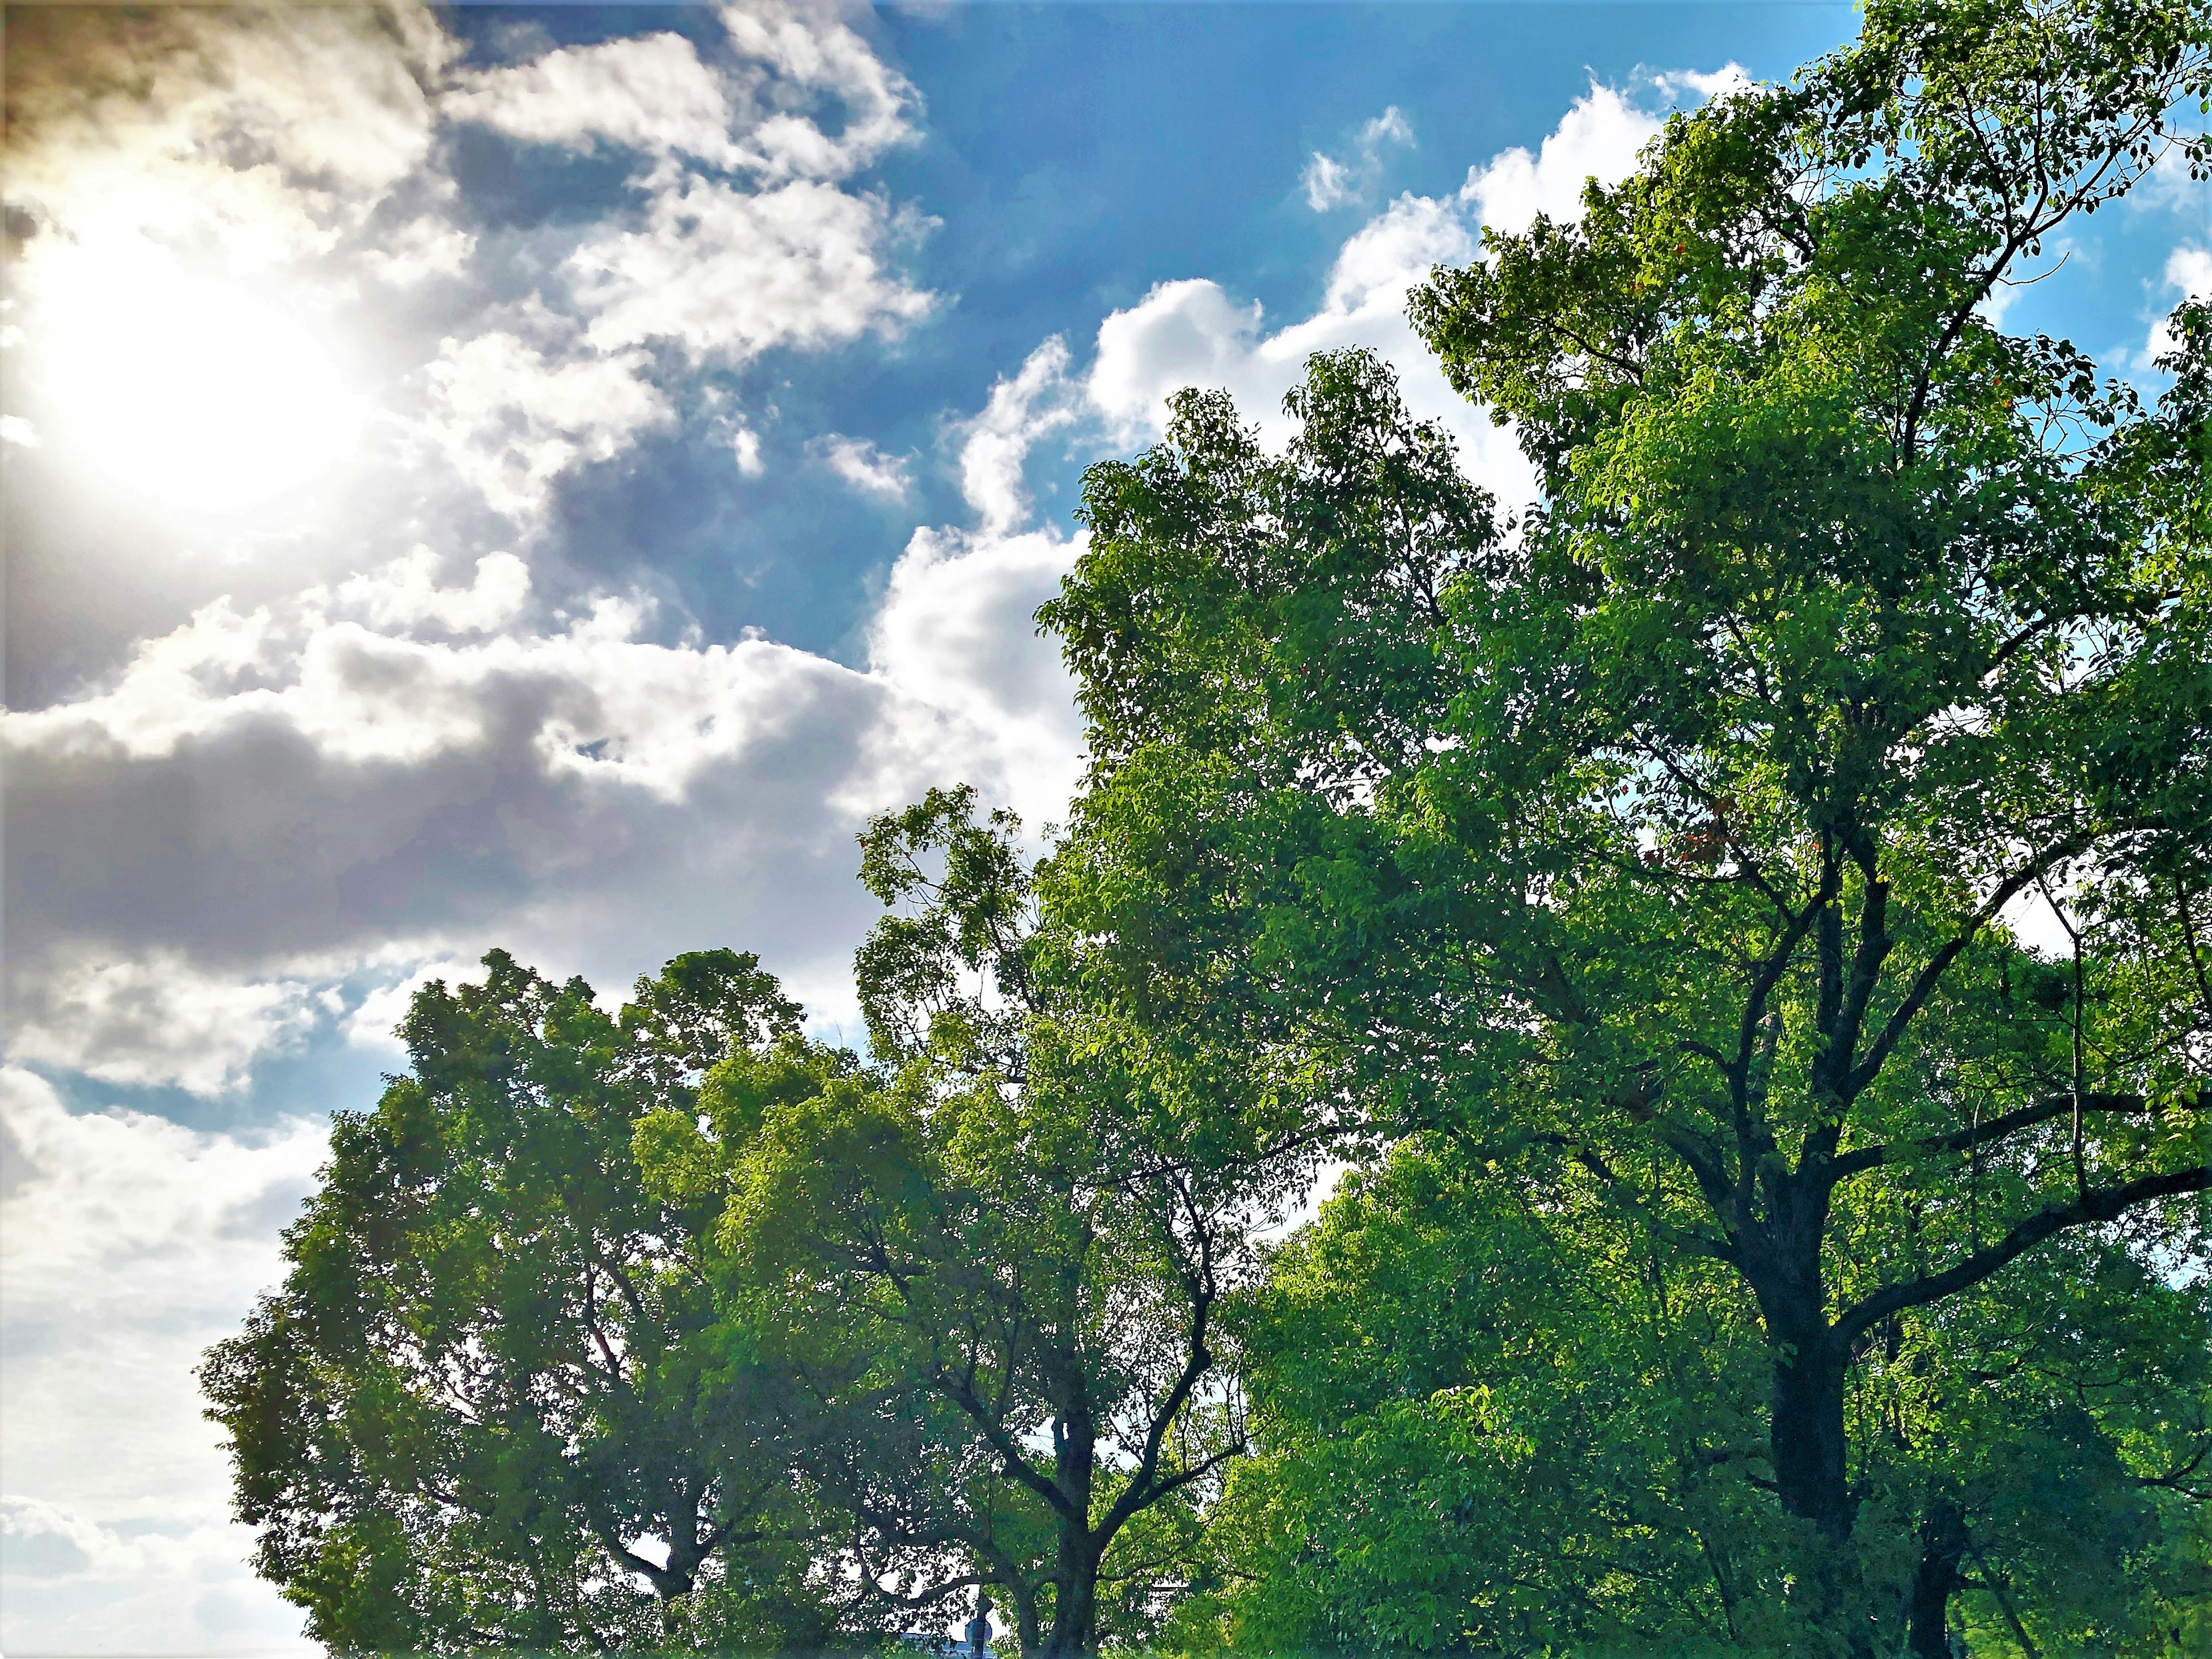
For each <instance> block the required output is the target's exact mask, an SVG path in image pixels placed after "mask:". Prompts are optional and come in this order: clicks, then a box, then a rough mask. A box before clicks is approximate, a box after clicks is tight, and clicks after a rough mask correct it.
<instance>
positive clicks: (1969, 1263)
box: [1832, 1164, 2212, 1343]
mask: <svg viewBox="0 0 2212 1659" xmlns="http://www.w3.org/2000/svg"><path fill="white" fill-rule="evenodd" d="M2208 1187H2212V1164H2195V1165H2192V1166H2191V1167H2190V1168H2188V1169H2183V1170H2167V1171H2166V1173H2164V1174H2162V1175H2154V1176H2140V1177H2138V1178H2137V1179H2136V1180H2134V1181H2130V1182H2124V1183H2122V1184H2121V1185H2119V1186H2118V1187H2106V1188H2100V1189H2098V1190H2097V1191H2094V1192H2090V1193H2085V1194H2082V1195H2081V1197H2080V1198H2077V1199H2076V1200H2074V1202H2073V1203H2071V1204H2067V1205H2062V1206H2058V1207H2057V1208H2055V1209H2048V1210H2044V1211H2041V1212H2038V1213H2037V1214H2035V1215H2033V1216H2030V1217H2029V1218H2027V1220H2025V1221H2023V1222H2021V1224H2020V1225H2018V1226H2017V1227H2015V1228H2014V1229H2013V1230H2012V1231H2010V1232H2008V1233H2007V1234H2006V1235H2005V1236H2004V1237H2002V1238H2001V1239H1999V1240H1998V1241H1997V1242H1996V1243H1994V1244H1992V1245H1990V1246H1989V1247H1988V1248H1987V1249H1980V1250H1976V1251H1974V1252H1972V1254H1971V1255H1967V1256H1966V1259H1965V1260H1964V1261H1959V1262H1956V1263H1954V1265H1953V1266H1951V1267H1948V1268H1946V1269H1945V1270H1944V1271H1943V1272H1942V1273H1932V1274H1929V1276H1928V1277H1926V1278H1924V1279H1908V1280H1906V1281H1905V1282H1904V1283H1902V1284H1898V1285H1884V1286H1883V1287H1882V1288H1881V1289H1880V1290H1878V1291H1875V1292H1874V1294H1873V1295H1871V1296H1869V1297H1866V1298H1864V1299H1863V1301H1861V1302H1860V1303H1859V1304H1858V1305H1857V1306H1856V1307H1854V1308H1852V1309H1850V1310H1848V1311H1847V1312H1845V1313H1844V1315H1843V1316H1842V1317H1841V1318H1839V1319H1838V1320H1837V1321H1836V1322H1835V1325H1834V1326H1833V1327H1832V1328H1833V1330H1834V1332H1835V1334H1836V1336H1837V1338H1838V1340H1839V1341H1842V1342H1844V1343H1850V1342H1853V1341H1856V1340H1857V1339H1858V1338H1859V1337H1860V1336H1862V1335H1863V1334H1865V1333H1866V1332H1867V1331H1869V1329H1871V1328H1873V1327H1874V1326H1875V1325H1877V1324H1880V1323H1881V1322H1882V1321H1883V1320H1885V1319H1887V1318H1888V1317H1889V1316H1890V1315H1892V1314H1893V1313H1901V1312H1903V1311H1904V1310H1905V1309H1907V1308H1920V1307H1925V1306H1926V1305H1927V1304H1929V1303H1930V1302H1940V1301H1942V1299H1943V1298H1944V1297H1947V1296H1951V1295H1954V1294H1955V1293H1957V1292H1958V1291H1963V1290H1965V1289H1966V1287H1967V1286H1968V1285H1978V1284H1979V1283H1980V1282H1981V1281H1982V1280H1983V1279H1987V1278H1988V1277H1989V1276H1990V1274H1991V1273H1996V1271H1997V1270H1998V1269H1999V1268H2000V1267H2004V1266H2006V1265H2007V1264H2008V1263H2009V1262H2011V1261H2014V1260H2015V1258H2017V1257H2019V1256H2021V1255H2024V1254H2025V1253H2026V1252H2027V1251H2028V1250H2031V1249H2034V1247H2035V1246H2036V1245H2038V1244H2040V1243H2042V1242H2043V1241H2044V1240H2045V1239H2046V1238H2048V1237H2051V1234H2053V1233H2055V1232H2058V1231H2062V1230H2063V1229H2064V1228H2068V1227H2078V1226H2081V1225H2083V1224H2084V1223H2087V1222H2092V1221H2114V1220H2117V1219H2118V1218H2119V1217H2121V1216H2122V1215H2124V1214H2125V1213H2126V1212H2128V1211H2129V1210H2131V1209H2133V1208H2134V1207H2135V1206H2136V1205H2138V1204H2145V1203H2148V1202H2149V1201H2150V1200H2153V1199H2155V1198H2170V1197H2172V1195H2173V1194H2177V1193H2194V1192H2202V1191H2203V1190H2204V1189H2205V1188H2208Z"/></svg>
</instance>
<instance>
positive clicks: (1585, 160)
mask: <svg viewBox="0 0 2212 1659" xmlns="http://www.w3.org/2000/svg"><path fill="white" fill-rule="evenodd" d="M1653 84H1655V85H1656V87H1657V88H1658V90H1659V91H1660V92H1662V94H1665V95H1667V96H1668V97H1670V98H1679V97H1683V96H1686V95H1697V96H1710V95H1715V94H1718V93H1723V92H1727V91H1731V90H1734V89H1735V88H1738V87H1739V86H1741V85H1747V84H1748V82H1746V81H1745V80H1744V77H1743V76H1742V73H1741V70H1738V69H1736V68H1735V66H1734V65H1729V67H1728V68H1726V69H1723V70H1719V71H1717V72H1716V73H1714V74H1711V75H1699V74H1689V73H1686V74H1681V75H1676V76H1660V77H1656V80H1655V82H1654V83H1653ZM1389 113H1393V114H1394V113H1395V112H1389ZM1387 119H1388V115H1387V114H1386V116H1385V117H1383V118H1378V119H1377V121H1376V122H1370V124H1369V131H1371V132H1375V133H1376V134H1377V140H1376V141H1377V142H1378V143H1379V142H1380V141H1381V138H1382V137H1395V136H1396V135H1395V133H1389V132H1385V131H1383V122H1384V121H1385V120H1387ZM1659 128H1660V119H1659V118H1658V117H1657V116H1656V115H1653V114H1651V113H1650V112H1647V111H1645V110H1644V109H1641V108H1639V107H1638V106H1637V105H1636V104H1635V103H1633V102H1632V100H1630V98H1629V97H1628V96H1627V95H1626V94H1625V93H1623V92H1622V91H1620V89H1618V88H1611V87H1607V86H1604V85H1601V84H1599V83H1596V82H1593V83H1592V85H1591V88H1590V90H1589V93H1588V94H1586V95H1585V96H1583V98H1580V99H1578V100H1576V102H1575V104H1574V105H1573V106H1572V107H1571V108H1570V109H1569V110H1568V111H1567V112H1566V114H1565V117H1563V118H1562V119H1561V120H1560V123H1559V126H1558V127H1557V128H1556V129H1555V130H1554V131H1553V132H1552V133H1551V134H1550V135H1549V136H1547V137H1546V138H1545V140H1544V142H1543V143H1542V144H1541V146H1540V147H1539V148H1538V149H1537V150H1536V151H1534V152H1533V153H1532V152H1530V151H1529V150H1528V149H1520V148H1516V149H1509V150H1505V151H1503V152H1501V153H1500V154H1499V155H1496V156H1493V157H1492V159H1491V160H1490V161H1487V162H1486V163H1484V164H1482V165H1480V166H1478V167H1473V168H1470V169H1469V171H1468V178H1467V182H1466V184H1465V185H1463V186H1462V188H1461V189H1460V190H1459V191H1456V192H1455V193H1454V194H1453V195H1451V196H1448V197H1425V196H1419V195H1415V194H1413V193H1411V192H1407V193H1406V194H1404V195H1401V196H1400V197H1398V198H1397V199H1396V200H1395V201H1394V202H1392V203H1391V204H1389V206H1388V207H1386V208H1385V209H1384V210H1383V211H1382V212H1381V213H1379V214H1376V216H1373V217H1371V218H1370V219H1369V220H1368V221H1367V222H1366V223H1364V225H1362V226H1361V227H1360V228H1359V229H1358V230H1357V231H1355V232H1354V233H1353V234H1352V235H1351V236H1350V237H1348V238H1346V240H1345V241H1344V243H1343V244H1342V246H1340V248H1339V249H1338V251H1337V254H1336V258H1335V260H1334V263H1333V264H1332V265H1331V267H1330V270H1329V274H1328V283H1327V285H1326V289H1325V290H1324V293H1323V296H1322V306H1321V307H1320V309H1319V310H1317V311H1316V312H1315V313H1313V314H1312V315H1311V316H1310V317H1307V318H1304V319H1301V320H1299V321H1297V322H1294V323H1291V324H1289V325H1285V326H1282V327H1279V328H1277V329H1274V330H1273V331H1269V330H1267V328H1266V327H1265V319H1264V317H1263V314H1262V313H1261V307H1259V305H1258V304H1256V303H1254V304H1250V305H1240V304H1238V303H1237V301H1235V300H1233V299H1232V298H1231V296H1230V295H1229V294H1228V293H1227V292H1226V291H1225V289H1222V288H1221V286H1220V285H1219V284H1218V283H1214V282H1212V281H1210V280H1208V279H1206V278H1202V277H1192V278H1184V279H1182V280H1179V281H1175V282H1166V283H1159V284H1158V286H1156V287H1155V288H1154V289H1152V292H1151V293H1149V294H1148V295H1146V296H1145V298H1144V299H1143V300H1141V301H1139V302H1138V303H1137V304H1136V305H1134V306H1132V307H1128V308H1127V309H1126V310H1122V311H1118V312H1115V313H1114V314H1113V315H1111V316H1109V318H1107V319H1106V320H1105V321H1104V322H1103V323H1102V324H1101V325H1099V329H1098V338H1097V353H1096V356H1094V357H1093V359H1092V362H1091V368H1090V370H1089V372H1088V374H1087V375H1086V376H1085V393H1086V395H1087V397H1088V399H1089V402H1090V404H1091V409H1092V410H1094V411H1096V413H1097V415H1098V416H1101V417H1103V420H1104V421H1105V422H1107V424H1108V426H1109V429H1110V430H1111V431H1112V432H1113V433H1114V434H1115V437H1116V438H1117V440H1118V441H1121V442H1122V443H1124V444H1130V443H1136V442H1141V441H1144V440H1145V439H1146V438H1148V437H1152V436H1157V435H1158V434H1159V433H1160V432H1161V431H1163V430H1164V428H1165V424H1166V420H1167V409H1166V400H1167V398H1169V397H1170V395H1171V394H1172V393H1174V392H1176V391H1178V390H1180V389H1181V388H1182V387H1184V386H1208V387H1218V388H1221V389H1223V390H1225V391H1227V392H1230V393H1231V395H1232V396H1233V397H1234V398H1236V399H1237V406H1238V408H1239V410H1240V411H1241V412H1242V413H1243V416H1245V418H1247V419H1248V420H1250V421H1252V422H1255V424H1256V425H1257V426H1258V427H1259V428H1260V430H1261V436H1262V438H1263V440H1264V441H1267V442H1270V443H1279V442H1281V441H1284V440H1285V439H1286V438H1287V437H1288V435H1289V433H1290V425H1289V422H1288V420H1287V418H1286V417H1285V416H1283V415H1282V413H1281V412H1280V405H1281V402H1282V398H1283V396H1284V394H1285V392H1288V391H1290V389H1291V387H1292V386H1295V385H1297V382H1298V381H1299V380H1301V379H1302V378H1303V376H1304V370H1305V362H1306V359H1307V358H1308V357H1309V356H1310V355H1311V354H1313V353H1314V352H1316V351H1322V350H1332V349H1341V348H1343V347H1346V346H1365V347H1368V348H1370V349H1373V350H1375V351H1376V352H1378V353H1379V354H1380V355H1381V356H1383V358H1384V359H1385V360H1386V361H1387V362H1389V363H1390V364H1391V365H1392V367H1393V368H1395V370H1396V371H1397V374H1398V376H1399V380H1400V386H1401V390H1402V392H1403V393H1404V395H1405V398H1406V402H1407V407H1408V408H1409V409H1410V410H1412V412H1413V414H1414V415H1415V416H1418V417H1419V418H1422V419H1426V420H1431V421H1435V422H1437V423H1438V424H1440V425H1442V426H1443V428H1445V429H1446V430H1447V431H1449V433H1450V434H1451V435H1452V436H1453V438H1454V439H1455V441H1456V442H1457V443H1458V445H1459V447H1460V452H1461V457H1462V464H1463V465H1466V467H1467V468H1468V471H1469V472H1470V473H1471V474H1472V475H1473V476H1474V477H1476V478H1477V479H1479V480H1480V481H1481V482H1482V483H1485V484H1486V485H1487V486H1488V487H1489V488H1490V489H1492V490H1493V491H1495V492H1496V493H1497V495H1498V497H1499V499H1500V500H1501V501H1504V503H1506V504H1507V505H1508V506H1509V507H1516V506H1518V505H1519V504H1521V503H1522V502H1523V501H1527V500H1528V499H1530V497H1531V495H1532V494H1533V491H1534V475H1533V473H1532V472H1531V471H1530V470H1529V468H1528V464H1527V461H1526V460H1525V459H1524V458H1523V457H1522V455H1521V454H1520V453H1519V452H1518V451H1517V450H1516V448H1515V447H1513V445H1512V443H1511V442H1510V440H1509V439H1508V438H1507V437H1506V436H1505V435H1504V434H1503V433H1502V432H1501V431H1500V430H1499V429H1498V428H1495V427H1493V426H1492V425H1491V423H1490V422H1489V421H1488V420H1487V419H1486V417H1485V416H1483V414H1482V412H1481V411H1480V410H1476V409H1474V408H1472V407H1470V406H1469V405H1468V403H1467V401H1466V400H1465V399H1464V398H1462V397H1460V396H1459V394H1458V393H1456V392H1453V391H1452V390H1451V389H1450V387H1449V386H1447V385H1446V384H1445V382H1444V380H1443V374H1441V372H1440V371H1439V370H1438V368H1437V364H1436V361H1435V359H1434V358H1433V357H1432V356H1431V355H1430V353H1429V352H1428V350H1427V349H1426V348H1425V346H1423V345H1422V344H1421V343H1420V342H1419V340H1418V339H1417V338H1416V337H1414V335H1413V331H1412V329H1411V328H1410V327H1409V326H1408V325H1407V322H1406V319H1405V306H1406V297H1407V293H1408V292H1409V291H1410V290H1411V289H1412V288H1413V286H1414V285H1415V284H1416V283H1421V282H1424V281H1425V280H1426V279H1427V277H1428V276H1429V273H1430V271H1431V270H1432V269H1434V268H1435V267H1436V266H1437V265H1439V264H1468V263H1470V262H1471V261H1473V260H1474V259H1475V258H1479V257H1480V246H1479V244H1478V240H1477V238H1478V234H1479V232H1480V228H1482V227H1483V226H1485V225H1488V226H1492V227H1494V228H1498V230H1500V231H1503V232H1507V233H1511V232H1517V231H1521V230H1525V229H1526V228H1528V225H1529V224H1530V223H1531V222H1533V221H1534V218H1535V216H1536V215H1537V214H1539V213H1544V214H1548V215H1550V216H1553V217H1554V218H1566V219H1571V218H1573V217H1576V216H1578V215H1579V214H1580V211H1581V204H1582V191H1583V182H1584V180H1585V179H1589V178H1590V177H1592V176H1595V177H1596V178H1598V179H1601V180H1604V181H1605V182H1607V183H1613V182H1617V181H1618V180H1619V179H1622V178H1624V177H1626V175H1627V173H1629V172H1630V171H1631V170H1632V169H1633V167H1634V166H1635V163H1636V154H1637V151H1638V149H1640V148H1641V147H1642V146H1643V144H1644V143H1645V142H1646V141H1647V140H1649V139H1650V137H1652V135H1654V134H1655V133H1656V132H1657V131H1659ZM1406 136H1407V138H1408V139H1409V138H1410V133H1409V132H1408V133H1407V135H1406ZM1332 176H1334V175H1332Z"/></svg>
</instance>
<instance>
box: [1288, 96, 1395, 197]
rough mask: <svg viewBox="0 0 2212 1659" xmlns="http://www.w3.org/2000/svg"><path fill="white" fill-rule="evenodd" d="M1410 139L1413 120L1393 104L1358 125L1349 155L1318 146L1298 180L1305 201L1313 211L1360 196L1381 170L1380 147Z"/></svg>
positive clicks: (1371, 184)
mask: <svg viewBox="0 0 2212 1659" xmlns="http://www.w3.org/2000/svg"><path fill="white" fill-rule="evenodd" d="M1411 143H1413V124H1412V123H1411V122H1409V121H1407V119H1406V118H1405V116H1404V115H1403V114H1401V112H1399V109H1398V106H1396V105H1395V104H1393V105H1392V106H1390V107H1389V108H1388V109H1386V110H1384V111H1383V112H1382V114H1380V115H1378V116H1376V118H1374V119H1373V120H1371V121H1370V122H1368V123H1367V124H1366V125H1364V126H1363V127H1361V128H1360V129H1359V135H1358V137H1357V138H1356V139H1355V140H1354V141H1353V143H1352V155H1351V157H1350V159H1348V160H1339V159H1338V158H1337V157H1335V156H1333V155H1324V154H1323V153H1322V151H1320V150H1316V151H1315V152H1314V153H1313V159H1312V160H1311V161H1308V162H1307V163H1306V170H1305V173H1304V175H1303V176H1302V177H1301V178H1300V179H1299V180H1298V182H1299V183H1300V184H1301V185H1304V187H1305V192H1306V205H1307V206H1308V207H1310V208H1311V209H1312V210H1314V211H1315V212H1316V213H1326V212H1328V210H1330V209H1331V208H1340V207H1345V206H1347V205H1349V204H1352V203H1354V202H1358V201H1359V200H1361V199H1363V198H1364V197H1365V195H1366V193H1367V191H1368V190H1369V189H1370V188H1371V187H1372V186H1373V185H1374V183H1375V180H1376V177H1377V176H1378V175H1379V174H1380V173H1382V171H1383V146H1384V145H1385V144H1401V145H1410V144H1411Z"/></svg>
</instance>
